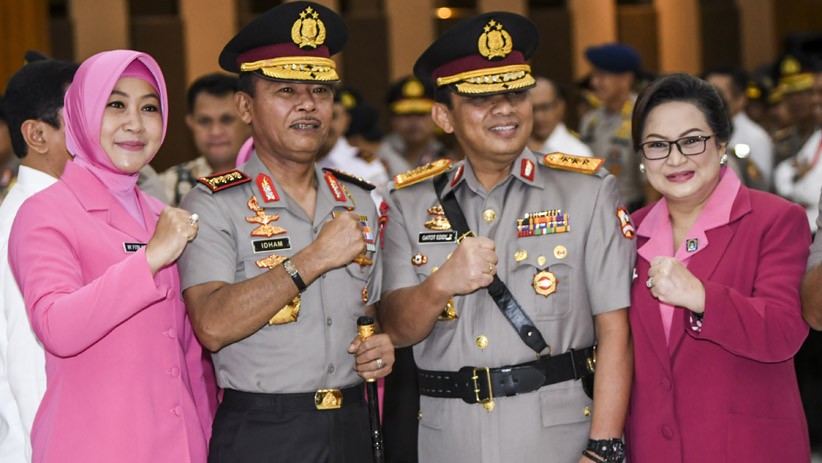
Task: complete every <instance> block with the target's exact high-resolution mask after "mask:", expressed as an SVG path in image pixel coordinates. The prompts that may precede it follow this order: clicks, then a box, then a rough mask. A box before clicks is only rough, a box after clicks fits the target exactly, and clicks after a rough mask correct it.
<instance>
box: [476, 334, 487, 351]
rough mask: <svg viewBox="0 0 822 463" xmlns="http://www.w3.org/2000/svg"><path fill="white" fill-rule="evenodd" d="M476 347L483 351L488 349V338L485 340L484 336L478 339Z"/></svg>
mask: <svg viewBox="0 0 822 463" xmlns="http://www.w3.org/2000/svg"><path fill="white" fill-rule="evenodd" d="M477 347H479V348H480V349H485V348H486V347H488V338H486V337H485V336H480V337H478V338H477Z"/></svg>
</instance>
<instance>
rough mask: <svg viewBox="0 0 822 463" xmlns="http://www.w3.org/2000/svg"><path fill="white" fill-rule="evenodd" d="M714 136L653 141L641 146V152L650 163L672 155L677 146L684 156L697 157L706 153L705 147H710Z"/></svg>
mask: <svg viewBox="0 0 822 463" xmlns="http://www.w3.org/2000/svg"><path fill="white" fill-rule="evenodd" d="M712 137H713V135H695V136H690V137H683V138H680V139H679V140H673V141H669V140H653V141H648V142H645V143H643V144H641V145H639V150H640V151H642V155H643V156H645V159H647V160H649V161H656V160H659V159H665V158H667V157H668V156H670V155H671V147H672V146H673V145H676V147H677V148H678V149H679V152H680V153H682V155H683V156H695V155H697V154H702V153H704V152H705V147H706V146H707V145H708V140H710V139H711V138H712Z"/></svg>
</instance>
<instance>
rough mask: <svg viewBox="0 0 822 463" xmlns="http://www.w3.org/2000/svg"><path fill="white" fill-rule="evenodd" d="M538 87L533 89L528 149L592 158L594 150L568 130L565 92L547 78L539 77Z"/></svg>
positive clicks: (531, 91)
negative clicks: (532, 122) (532, 110)
mask: <svg viewBox="0 0 822 463" xmlns="http://www.w3.org/2000/svg"><path fill="white" fill-rule="evenodd" d="M536 81H537V85H536V87H534V88H532V89H531V90H530V95H531V104H532V105H533V107H534V128H533V130H532V131H531V137H530V138H529V139H528V148H530V149H531V151H534V152H536V153H553V152H555V151H559V152H562V153H567V154H574V155H577V156H587V157H591V156H593V154H592V153H591V149H590V148H588V146H587V145H586V144H585V143H582V141H581V140H580V139H579V136H578V135H576V134H574V133H572V132H571V131H570V130H568V127H566V126H565V123H564V122H562V121H563V120H564V119H565V102H566V98H565V92H564V91H563V90H562V89H561V88H560V87H559V86H558V85H557V84H556V83H555V82H553V81H551V80H549V79H546V78H545V77H537V78H536Z"/></svg>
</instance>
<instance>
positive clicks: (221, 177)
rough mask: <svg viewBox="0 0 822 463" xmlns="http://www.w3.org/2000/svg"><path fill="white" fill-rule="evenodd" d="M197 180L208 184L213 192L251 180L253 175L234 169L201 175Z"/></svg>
mask: <svg viewBox="0 0 822 463" xmlns="http://www.w3.org/2000/svg"><path fill="white" fill-rule="evenodd" d="M197 181H198V182H200V183H202V184H203V185H205V186H207V187H208V189H209V190H211V192H212V193H216V192H218V191H220V190H225V189H227V188H231V187H235V186H237V185H242V184H243V183H246V182H250V181H251V177H249V176H248V175H246V174H245V173H243V172H242V171H240V170H237V169H234V170H229V171H226V172H219V173H216V174H214V175H210V176H208V177H200V178H198V179H197Z"/></svg>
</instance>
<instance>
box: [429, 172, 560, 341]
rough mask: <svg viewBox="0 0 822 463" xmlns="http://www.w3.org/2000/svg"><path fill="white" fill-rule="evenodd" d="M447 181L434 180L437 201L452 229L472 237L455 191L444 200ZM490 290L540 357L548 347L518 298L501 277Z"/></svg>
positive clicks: (445, 179)
mask: <svg viewBox="0 0 822 463" xmlns="http://www.w3.org/2000/svg"><path fill="white" fill-rule="evenodd" d="M447 181H448V176H447V175H445V174H440V175H438V176H437V177H435V178H434V189H435V190H436V192H437V197H438V198H440V205H442V210H443V212H445V217H446V218H447V219H448V221H449V222H450V223H451V228H452V229H453V230H455V231H456V232H457V236H463V235H465V234H466V233H470V229H469V228H468V222H466V221H465V215H464V214H463V213H462V208H461V207H460V203H459V202H458V201H457V197H456V196H454V192H453V191H450V192H448V194H446V195H445V196H444V197H443V196H442V190H444V189H445V183H446V182H447ZM487 289H488V294H489V295H490V296H491V298H492V299H493V300H494V302H495V303H496V304H497V307H499V310H500V311H501V312H502V315H503V316H505V318H506V319H507V320H508V322H509V323H511V326H513V327H514V330H515V331H516V332H517V334H519V337H520V339H522V342H524V343H525V344H526V345H528V347H530V348H531V349H533V350H534V352H536V353H537V354H539V353H541V352H543V351H544V350H545V349H547V348H548V344H547V343H546V342H545V339H544V338H543V337H542V333H540V332H539V330H538V329H537V326H536V325H535V324H534V322H533V321H531V319H530V318H529V317H528V314H526V313H525V312H524V311H523V310H522V307H521V306H520V305H519V302H517V300H516V299H515V298H514V295H513V294H511V291H510V290H509V289H508V287H507V286H505V283H503V282H502V280H500V279H499V277H498V276H497V275H494V281H493V282H491V284H490V285H489V286H488V288H487Z"/></svg>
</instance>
